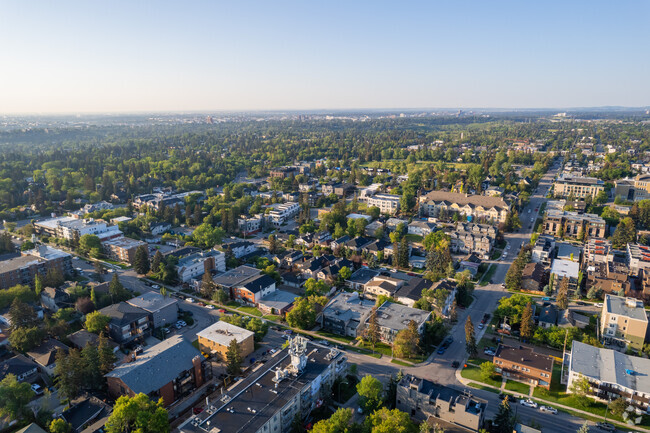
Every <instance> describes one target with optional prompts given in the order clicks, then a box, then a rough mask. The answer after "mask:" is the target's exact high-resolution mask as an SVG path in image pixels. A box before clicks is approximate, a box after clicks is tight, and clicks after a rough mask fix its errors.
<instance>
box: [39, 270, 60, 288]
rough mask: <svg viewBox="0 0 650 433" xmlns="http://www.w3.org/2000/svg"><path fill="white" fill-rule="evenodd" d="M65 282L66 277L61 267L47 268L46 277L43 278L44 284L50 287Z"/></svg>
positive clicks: (58, 285)
mask: <svg viewBox="0 0 650 433" xmlns="http://www.w3.org/2000/svg"><path fill="white" fill-rule="evenodd" d="M63 283H65V277H64V276H63V274H62V273H61V271H60V270H59V268H56V267H51V268H49V269H48V270H47V273H46V274H45V279H44V280H43V284H44V285H46V286H48V287H60V286H61V285H62V284H63Z"/></svg>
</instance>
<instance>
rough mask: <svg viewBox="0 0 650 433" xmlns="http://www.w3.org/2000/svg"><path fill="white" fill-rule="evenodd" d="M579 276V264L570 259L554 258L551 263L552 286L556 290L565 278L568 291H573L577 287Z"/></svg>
mask: <svg viewBox="0 0 650 433" xmlns="http://www.w3.org/2000/svg"><path fill="white" fill-rule="evenodd" d="M579 276H580V264H579V263H577V262H574V261H571V260H562V259H555V260H553V264H552V265H551V278H552V279H553V288H554V289H555V290H558V288H559V287H560V283H561V282H562V280H564V279H565V278H566V279H568V281H569V293H572V292H574V291H575V290H576V289H577V287H578V277H579Z"/></svg>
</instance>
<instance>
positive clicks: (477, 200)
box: [418, 191, 510, 223]
mask: <svg viewBox="0 0 650 433" xmlns="http://www.w3.org/2000/svg"><path fill="white" fill-rule="evenodd" d="M418 201H419V204H420V214H421V215H422V216H428V217H433V218H438V217H439V216H440V213H441V212H443V211H444V212H445V213H447V214H448V215H450V214H451V213H458V214H460V215H462V216H464V217H471V218H472V219H484V220H486V221H493V222H497V223H503V222H505V221H506V217H507V216H508V212H509V211H510V206H509V205H508V204H507V203H506V201H505V200H504V199H503V198H501V197H490V196H485V195H469V194H462V193H457V192H448V191H431V192H429V193H427V194H424V195H422V196H420V197H419V199H418Z"/></svg>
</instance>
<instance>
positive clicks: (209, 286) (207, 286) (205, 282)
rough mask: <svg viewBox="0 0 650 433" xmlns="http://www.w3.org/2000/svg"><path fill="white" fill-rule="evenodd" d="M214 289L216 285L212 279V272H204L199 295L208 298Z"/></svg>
mask: <svg viewBox="0 0 650 433" xmlns="http://www.w3.org/2000/svg"><path fill="white" fill-rule="evenodd" d="M215 290H217V285H216V284H215V283H214V281H213V280H212V274H211V273H210V272H204V273H203V277H202V278H201V296H203V297H204V298H208V299H210V298H211V297H212V294H213V293H214V292H215Z"/></svg>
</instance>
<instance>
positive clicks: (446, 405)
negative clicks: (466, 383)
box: [395, 374, 487, 432]
mask: <svg viewBox="0 0 650 433" xmlns="http://www.w3.org/2000/svg"><path fill="white" fill-rule="evenodd" d="M395 407H396V408H397V409H399V410H401V411H402V412H405V413H407V414H409V415H410V416H411V418H414V419H416V420H417V421H427V420H429V419H430V418H433V419H434V420H435V419H439V420H441V421H444V422H447V423H451V424H455V425H457V426H460V427H461V429H454V430H453V431H475V432H477V431H479V430H480V429H481V428H482V427H483V422H484V420H485V411H486V409H487V401H485V400H482V399H479V398H477V397H474V396H473V395H472V394H471V393H467V392H460V391H456V390H455V389H452V388H449V387H446V386H443V385H439V384H437V383H434V382H431V381H429V380H427V379H422V378H419V377H415V376H412V375H410V374H407V375H405V376H404V377H402V379H401V380H400V381H399V383H398V384H397V394H396V406H395ZM445 430H447V429H445Z"/></svg>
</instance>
